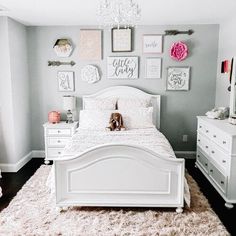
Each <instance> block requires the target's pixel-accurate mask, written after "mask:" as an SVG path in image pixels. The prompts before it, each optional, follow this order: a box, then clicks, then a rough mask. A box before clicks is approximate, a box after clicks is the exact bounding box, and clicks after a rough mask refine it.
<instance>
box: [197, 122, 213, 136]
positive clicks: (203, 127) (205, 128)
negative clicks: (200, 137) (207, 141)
mask: <svg viewBox="0 0 236 236" xmlns="http://www.w3.org/2000/svg"><path fill="white" fill-rule="evenodd" d="M198 131H200V132H201V133H202V134H204V135H206V136H207V137H209V138H211V136H212V128H211V126H209V125H207V124H206V123H205V122H202V121H199V122H198Z"/></svg>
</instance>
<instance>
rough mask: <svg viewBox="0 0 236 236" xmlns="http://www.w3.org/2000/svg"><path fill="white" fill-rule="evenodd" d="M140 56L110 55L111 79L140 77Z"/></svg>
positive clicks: (108, 64) (108, 59) (108, 62)
mask: <svg viewBox="0 0 236 236" xmlns="http://www.w3.org/2000/svg"><path fill="white" fill-rule="evenodd" d="M138 66H139V64H138V57H135V56H132V57H108V58H107V77H108V78H110V79H138Z"/></svg>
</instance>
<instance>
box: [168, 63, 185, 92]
mask: <svg viewBox="0 0 236 236" xmlns="http://www.w3.org/2000/svg"><path fill="white" fill-rule="evenodd" d="M189 81H190V67H168V68H167V80H166V90H169V91H188V90H189Z"/></svg>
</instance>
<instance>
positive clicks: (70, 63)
mask: <svg viewBox="0 0 236 236" xmlns="http://www.w3.org/2000/svg"><path fill="white" fill-rule="evenodd" d="M75 64H76V63H75V62H74V61H70V62H62V61H48V66H63V65H70V66H74V65H75Z"/></svg>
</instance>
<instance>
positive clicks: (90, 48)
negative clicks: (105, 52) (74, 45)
mask: <svg viewBox="0 0 236 236" xmlns="http://www.w3.org/2000/svg"><path fill="white" fill-rule="evenodd" d="M79 58H80V59H82V60H101V59H102V31H101V30H93V29H89V30H84V29H83V30H80V41H79Z"/></svg>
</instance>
